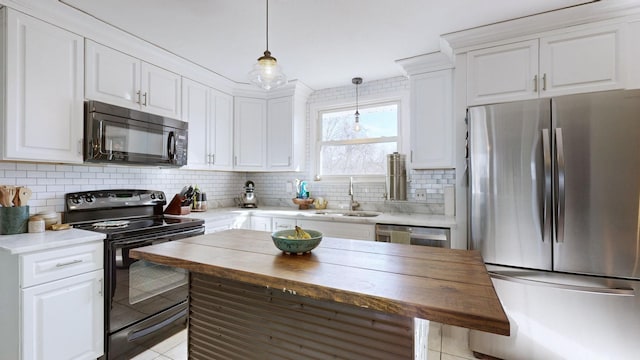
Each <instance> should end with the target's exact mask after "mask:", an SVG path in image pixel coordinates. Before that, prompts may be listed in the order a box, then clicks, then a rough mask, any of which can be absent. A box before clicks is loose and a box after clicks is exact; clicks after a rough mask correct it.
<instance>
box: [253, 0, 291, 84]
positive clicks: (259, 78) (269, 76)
mask: <svg viewBox="0 0 640 360" xmlns="http://www.w3.org/2000/svg"><path fill="white" fill-rule="evenodd" d="M266 24H267V26H266V28H267V31H266V34H267V50H265V52H264V55H263V56H261V57H259V58H258V62H257V63H256V64H255V65H254V66H253V70H251V72H249V81H250V82H251V83H252V84H255V85H257V86H259V87H261V88H263V89H265V90H270V89H275V88H277V87H279V86H282V85H284V84H286V83H287V77H286V76H285V75H284V74H283V73H282V68H281V67H280V65H278V61H277V60H276V58H274V57H273V56H271V52H270V51H269V0H267V22H266Z"/></svg>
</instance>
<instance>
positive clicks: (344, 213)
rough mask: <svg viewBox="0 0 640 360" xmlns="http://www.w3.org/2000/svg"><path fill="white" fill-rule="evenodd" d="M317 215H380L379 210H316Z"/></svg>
mask: <svg viewBox="0 0 640 360" xmlns="http://www.w3.org/2000/svg"><path fill="white" fill-rule="evenodd" d="M316 214H317V215H334V216H352V217H376V216H378V215H380V213H379V212H373V211H342V212H341V211H324V210H318V211H316Z"/></svg>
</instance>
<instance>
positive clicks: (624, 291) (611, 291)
mask: <svg viewBox="0 0 640 360" xmlns="http://www.w3.org/2000/svg"><path fill="white" fill-rule="evenodd" d="M489 276H491V277H492V278H494V279H500V280H505V281H511V282H515V283H519V284H525V285H533V286H546V287H552V288H556V289H561V290H570V291H580V292H586V293H591V294H601V295H616V296H635V292H634V290H633V289H631V288H599V287H592V286H580V285H569V284H557V283H550V282H546V281H538V280H531V279H523V278H521V277H517V276H511V275H505V274H502V273H500V272H495V271H489Z"/></svg>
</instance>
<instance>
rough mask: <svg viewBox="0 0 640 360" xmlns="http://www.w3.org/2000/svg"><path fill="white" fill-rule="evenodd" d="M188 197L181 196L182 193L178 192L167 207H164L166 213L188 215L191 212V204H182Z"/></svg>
mask: <svg viewBox="0 0 640 360" xmlns="http://www.w3.org/2000/svg"><path fill="white" fill-rule="evenodd" d="M185 200H186V198H185V197H184V196H180V194H176V195H175V196H174V197H173V199H171V202H170V203H169V205H167V208H166V209H164V213H165V214H169V215H187V214H191V206H182V202H183V201H185Z"/></svg>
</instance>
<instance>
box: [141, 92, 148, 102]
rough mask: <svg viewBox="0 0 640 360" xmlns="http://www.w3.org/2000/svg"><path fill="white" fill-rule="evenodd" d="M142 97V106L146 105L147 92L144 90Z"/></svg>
mask: <svg viewBox="0 0 640 360" xmlns="http://www.w3.org/2000/svg"><path fill="white" fill-rule="evenodd" d="M142 97H143V98H144V102H143V103H142V105H143V106H147V92H146V91H145V93H144V95H142Z"/></svg>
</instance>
